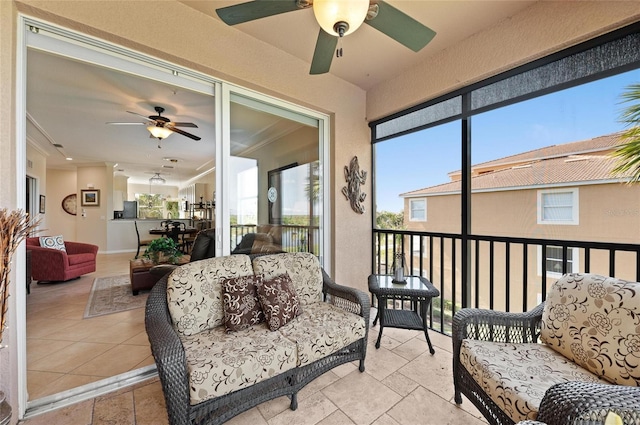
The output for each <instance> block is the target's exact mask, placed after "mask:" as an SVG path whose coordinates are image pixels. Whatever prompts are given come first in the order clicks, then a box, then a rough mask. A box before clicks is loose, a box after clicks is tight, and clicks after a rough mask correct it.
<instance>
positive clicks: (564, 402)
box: [537, 381, 640, 425]
mask: <svg viewBox="0 0 640 425" xmlns="http://www.w3.org/2000/svg"><path fill="white" fill-rule="evenodd" d="M610 411H613V412H614V413H616V414H618V415H619V416H620V417H621V418H622V421H623V423H625V424H637V423H640V387H631V386H625V385H607V384H596V383H590V382H580V381H571V382H564V383H561V384H556V385H554V386H552V387H551V388H549V389H548V390H547V391H546V392H545V395H544V397H543V398H542V402H541V403H540V409H539V410H538V418H537V419H538V420H539V421H542V422H544V423H546V424H548V425H582V424H585V425H586V424H604V422H605V418H606V416H607V414H608V413H609V412H610Z"/></svg>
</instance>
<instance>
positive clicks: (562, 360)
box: [460, 340, 606, 422]
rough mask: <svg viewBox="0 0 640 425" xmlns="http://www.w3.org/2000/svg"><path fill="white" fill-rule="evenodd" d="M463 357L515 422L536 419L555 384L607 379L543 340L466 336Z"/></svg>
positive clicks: (479, 381) (463, 361) (468, 369)
mask: <svg viewBox="0 0 640 425" xmlns="http://www.w3.org/2000/svg"><path fill="white" fill-rule="evenodd" d="M460 361H461V363H462V365H463V366H464V367H465V369H467V371H468V372H469V373H470V374H471V375H472V376H473V379H474V380H475V381H476V382H477V383H478V384H479V385H480V386H481V387H482V389H483V390H484V391H485V392H486V393H487V394H488V395H489V396H490V397H491V399H492V400H493V401H494V403H496V404H497V405H498V407H500V409H502V410H503V411H504V412H505V413H506V414H507V415H509V417H511V419H513V420H514V422H517V421H520V420H525V419H536V417H537V416H538V408H539V407H540V402H541V401H542V397H543V396H544V393H545V391H546V390H547V389H549V387H551V386H552V385H554V384H559V383H561V382H567V381H585V382H599V383H606V382H604V381H602V380H600V379H599V378H598V377H597V376H596V375H594V374H592V373H590V372H588V371H586V370H585V369H583V368H581V367H580V366H578V365H576V364H575V363H573V362H572V361H570V360H568V359H567V358H566V357H564V356H563V355H561V354H559V353H558V352H556V351H554V350H553V349H552V348H550V347H548V346H546V345H544V344H521V343H520V344H511V343H501V342H492V341H477V340H464V341H463V342H462V347H461V349H460Z"/></svg>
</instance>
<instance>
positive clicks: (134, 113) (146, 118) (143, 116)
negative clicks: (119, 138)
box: [127, 111, 152, 121]
mask: <svg viewBox="0 0 640 425" xmlns="http://www.w3.org/2000/svg"><path fill="white" fill-rule="evenodd" d="M127 112H128V113H130V114H133V115H137V116H139V117H142V118H144V119H145V120H147V121H152V120H151V118H149V117H148V116H146V115H142V114H139V113H137V112H131V111H127Z"/></svg>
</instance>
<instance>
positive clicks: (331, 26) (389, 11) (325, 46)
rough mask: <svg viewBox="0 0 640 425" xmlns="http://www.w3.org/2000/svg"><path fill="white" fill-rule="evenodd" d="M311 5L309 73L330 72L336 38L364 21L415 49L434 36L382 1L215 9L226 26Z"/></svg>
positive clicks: (260, 2) (257, 2)
mask: <svg viewBox="0 0 640 425" xmlns="http://www.w3.org/2000/svg"><path fill="white" fill-rule="evenodd" d="M308 8H313V13H314V15H315V17H316V20H317V21H318V24H320V32H319V33H318V40H317V42H316V47H315V51H314V53H313V60H312V62H311V70H310V71H309V73H310V74H324V73H326V72H329V68H330V67H331V61H332V60H333V55H334V52H335V53H336V56H338V57H340V56H342V52H341V49H338V50H337V51H336V46H337V45H338V40H339V38H341V37H343V36H345V35H348V34H350V33H352V32H353V31H355V30H356V29H358V27H359V26H360V25H361V24H362V23H363V22H364V23H366V24H368V25H370V26H372V27H373V28H375V29H377V30H378V31H380V32H382V33H383V34H386V35H387V36H389V37H391V38H392V39H394V40H396V41H397V42H399V43H400V44H402V45H404V46H406V47H408V48H410V49H411V50H413V51H414V52H417V51H419V50H420V49H422V48H423V47H424V46H426V45H427V44H428V43H429V42H430V41H431V40H432V39H433V37H434V36H435V35H436V33H435V31H433V30H432V29H430V28H428V27H426V26H424V25H422V24H421V23H420V22H418V21H416V20H415V19H413V18H412V17H410V16H409V15H406V14H405V13H403V12H401V11H400V10H398V9H396V8H395V7H393V6H391V5H390V4H389V3H385V2H384V1H382V0H371V1H369V0H253V1H249V2H246V3H240V4H237V5H233V6H228V7H223V8H220V9H216V13H217V14H218V16H219V17H220V19H222V21H223V22H224V23H226V24H227V25H236V24H240V23H243V22H249V21H253V20H256V19H261V18H266V17H267V16H273V15H279V14H281V13H287V12H293V11H295V10H300V9H308Z"/></svg>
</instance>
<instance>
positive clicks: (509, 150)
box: [375, 70, 640, 212]
mask: <svg viewBox="0 0 640 425" xmlns="http://www.w3.org/2000/svg"><path fill="white" fill-rule="evenodd" d="M635 83H640V70H635V71H630V72H627V73H624V74H620V75H617V76H614V77H610V78H606V79H604V80H599V81H595V82H592V83H589V84H583V85H581V86H578V87H574V88H571V89H568V90H563V91H561V92H558V93H552V94H550V95H546V96H542V97H538V98H535V99H531V100H529V101H526V102H520V103H517V104H515V105H511V106H507V107H504V108H500V109H497V110H494V111H489V112H486V113H484V114H480V115H476V116H474V117H473V118H472V121H471V131H472V141H473V146H472V152H471V156H472V163H473V164H477V163H480V162H485V161H489V160H493V159H497V158H501V157H504V156H509V155H513V154H516V153H520V152H526V151H529V150H532V149H538V148H541V147H544V146H550V145H554V144H561V143H569V142H575V141H578V140H584V139H588V138H592V137H596V136H601V135H604V134H609V133H613V132H616V131H619V130H622V129H623V128H624V127H623V126H622V124H620V123H619V122H618V117H619V116H620V112H621V110H622V109H624V106H625V105H624V104H622V103H621V98H620V95H621V93H622V92H623V91H624V89H625V88H626V87H627V86H629V85H630V84H635ZM375 152H376V153H375V155H376V171H375V175H376V189H377V191H376V203H377V208H376V209H377V211H392V212H400V211H402V208H403V205H402V199H401V198H400V197H399V196H398V195H399V194H400V193H403V192H409V191H412V190H416V189H421V188H424V187H429V186H434V185H437V184H441V183H445V182H447V181H448V176H447V173H449V172H451V171H454V170H459V169H460V122H459V121H457V122H452V123H448V124H445V125H441V126H438V127H435V128H431V129H427V130H423V131H420V132H417V133H413V134H409V135H406V136H402V137H399V138H396V139H392V140H388V141H385V142H382V143H378V144H376V145H375Z"/></svg>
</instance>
